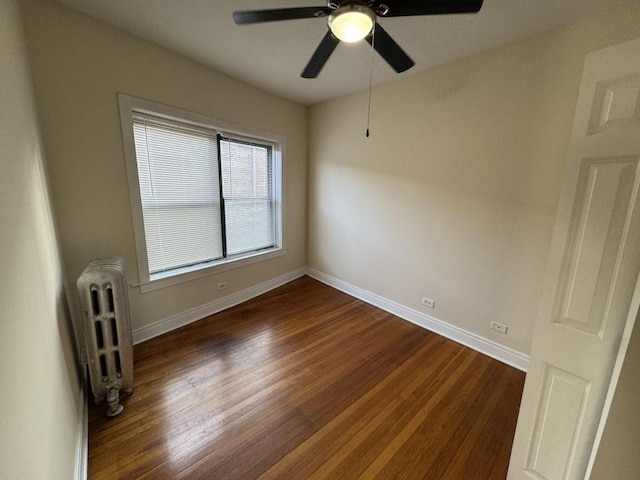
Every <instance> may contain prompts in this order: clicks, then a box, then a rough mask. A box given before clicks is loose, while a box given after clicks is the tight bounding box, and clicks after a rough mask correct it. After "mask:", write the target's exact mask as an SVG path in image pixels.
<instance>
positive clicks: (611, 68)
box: [508, 39, 640, 480]
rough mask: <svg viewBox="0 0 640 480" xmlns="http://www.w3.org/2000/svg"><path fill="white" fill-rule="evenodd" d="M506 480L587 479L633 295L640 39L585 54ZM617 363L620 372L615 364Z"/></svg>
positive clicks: (637, 268) (639, 172) (638, 215)
mask: <svg viewBox="0 0 640 480" xmlns="http://www.w3.org/2000/svg"><path fill="white" fill-rule="evenodd" d="M567 164H568V165H567V170H566V172H565V178H564V184H563V192H562V196H561V199H560V205H559V209H558V216H557V218H556V224H555V230H554V235H553V241H552V246H551V253H550V259H549V266H548V268H547V275H546V278H545V285H544V292H543V297H542V301H541V305H540V311H539V314H538V319H537V324H536V329H535V333H534V337H533V343H532V347H531V359H530V363H529V371H528V373H527V379H526V382H525V388H524V394H523V397H522V405H521V408H520V415H519V418H518V426H517V429H516V436H515V440H514V444H513V451H512V454H511V462H510V465H509V475H508V478H509V479H513V480H519V479H527V480H529V479H538V480H543V479H544V480H556V479H557V480H560V479H580V480H582V479H584V478H585V477H586V476H587V475H588V466H589V459H590V457H591V452H592V449H594V445H595V439H596V436H597V431H598V425H599V423H600V420H601V417H602V418H604V417H606V415H604V417H603V413H604V405H605V401H606V399H607V394H608V391H609V389H610V388H611V389H614V388H615V383H616V381H617V378H616V375H615V374H614V366H615V365H616V362H620V360H621V359H622V358H623V357H624V354H625V352H626V346H627V343H628V335H629V334H630V331H631V328H632V327H633V322H634V321H635V318H636V314H637V313H638V312H637V311H638V303H639V301H640V288H637V283H638V274H639V272H640V194H639V191H638V190H639V187H640V39H639V40H635V41H632V42H627V43H623V44H620V45H616V46H614V47H610V48H606V49H603V50H599V51H597V52H593V53H590V54H589V55H587V57H586V59H585V65H584V71H583V75H582V83H581V86H580V92H579V96H578V104H577V108H576V114H575V118H574V123H573V131H572V135H571V143H570V147H569V153H568V158H567ZM616 371H619V369H618V368H617V369H616Z"/></svg>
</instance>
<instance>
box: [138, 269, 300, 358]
mask: <svg viewBox="0 0 640 480" xmlns="http://www.w3.org/2000/svg"><path fill="white" fill-rule="evenodd" d="M306 271H307V269H306V268H299V269H297V270H294V271H292V272H289V273H285V274H284V275H280V276H279V277H276V278H272V279H271V280H267V281H266V282H263V283H260V284H258V285H255V286H253V287H249V288H247V289H245V290H241V291H239V292H237V293H233V294H231V295H228V296H226V297H223V298H220V299H218V300H214V301H212V302H209V303H205V304H204V305H200V306H199V307H195V308H191V309H189V310H186V311H184V312H181V313H178V314H176V315H172V316H170V317H167V318H164V319H162V320H158V321H157V322H154V323H152V324H150V325H145V326H144V327H141V328H138V329H136V330H134V331H133V343H134V345H136V344H138V343H141V342H144V341H146V340H150V339H152V338H154V337H157V336H159V335H162V334H163V333H167V332H170V331H171V330H175V329H176V328H180V327H183V326H184V325H188V324H190V323H193V322H195V321H197V320H201V319H203V318H205V317H208V316H209V315H213V314H214V313H218V312H221V311H222V310H226V309H227V308H231V307H234V306H236V305H238V304H240V303H242V302H246V301H247V300H250V299H252V298H253V297H257V296H258V295H262V294H263V293H266V292H268V291H269V290H273V289H274V288H277V287H280V286H282V285H284V284H285V283H289V282H290V281H292V280H295V279H296V278H299V277H302V276H304V275H305V274H306Z"/></svg>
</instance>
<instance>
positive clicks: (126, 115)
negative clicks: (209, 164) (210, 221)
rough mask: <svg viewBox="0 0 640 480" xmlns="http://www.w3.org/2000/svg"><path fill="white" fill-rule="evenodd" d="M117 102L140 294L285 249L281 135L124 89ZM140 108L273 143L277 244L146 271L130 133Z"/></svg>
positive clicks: (276, 254) (217, 131)
mask: <svg viewBox="0 0 640 480" xmlns="http://www.w3.org/2000/svg"><path fill="white" fill-rule="evenodd" d="M118 103H119V107H120V124H121V127H122V138H123V142H124V155H125V163H126V167H127V177H128V182H129V200H130V205H131V214H132V220H133V231H134V240H135V246H136V257H137V265H138V278H139V283H136V284H134V285H133V286H139V287H140V291H141V292H142V293H146V292H150V291H154V290H157V289H160V288H165V287H168V286H171V285H177V284H179V283H183V282H188V281H191V280H195V279H198V278H203V277H206V276H209V275H214V274H216V273H220V272H224V271H228V270H232V269H236V268H241V267H244V266H247V265H251V264H254V263H258V262H263V261H266V260H270V259H272V258H276V257H279V256H282V255H285V254H286V248H285V236H284V232H285V222H284V216H285V215H284V212H285V211H286V210H285V204H284V198H285V195H284V188H285V185H284V184H285V175H284V172H285V169H284V151H285V148H286V143H285V137H284V136H283V135H279V134H276V133H271V132H266V131H263V130H259V129H256V128H251V127H245V126H242V125H237V124H234V123H231V122H227V121H224V120H220V119H217V118H213V117H209V116H207V115H202V114H199V113H194V112H189V111H186V110H182V109H179V108H176V107H170V106H168V105H163V104H159V103H156V102H152V101H150V100H144V99H141V98H136V97H132V96H130V95H126V94H123V93H118ZM134 113H142V114H148V115H153V116H156V117H159V118H166V119H167V120H171V121H174V122H175V121H178V122H182V123H184V124H187V125H192V126H194V127H197V128H205V129H207V130H210V131H211V132H212V134H214V135H222V136H228V137H232V138H234V139H242V140H245V141H250V142H251V141H252V142H254V143H256V142H258V143H264V144H267V145H269V146H271V148H272V170H273V173H272V174H273V178H274V182H273V186H274V192H273V196H274V205H275V211H274V216H275V228H276V231H275V246H274V247H272V248H270V249H267V250H261V251H257V252H249V253H247V254H244V255H239V256H235V257H233V258H223V259H219V260H213V261H209V262H206V263H201V264H198V265H190V266H187V267H181V268H176V269H172V270H170V271H166V272H159V273H155V274H150V273H149V263H148V256H147V243H146V238H145V231H144V220H143V214H142V200H141V195H140V182H139V178H138V165H137V161H136V151H135V140H134V134H133V115H134Z"/></svg>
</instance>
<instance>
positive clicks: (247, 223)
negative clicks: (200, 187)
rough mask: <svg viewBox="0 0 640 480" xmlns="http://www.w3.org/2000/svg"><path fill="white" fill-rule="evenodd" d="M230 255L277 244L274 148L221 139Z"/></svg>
mask: <svg viewBox="0 0 640 480" xmlns="http://www.w3.org/2000/svg"><path fill="white" fill-rule="evenodd" d="M220 159H221V167H222V192H223V197H224V216H225V232H226V244H227V254H228V255H238V254H242V253H246V252H252V251H256V250H262V249H265V248H271V247H273V246H274V245H275V216H274V204H273V168H272V161H271V147H269V146H265V145H259V144H254V143H249V142H243V141H240V140H234V139H231V138H226V137H222V138H221V139H220Z"/></svg>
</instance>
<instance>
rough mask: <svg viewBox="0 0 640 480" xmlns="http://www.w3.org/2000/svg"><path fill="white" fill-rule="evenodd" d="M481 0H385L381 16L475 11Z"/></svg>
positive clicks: (477, 9) (478, 7) (480, 5)
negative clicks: (385, 10)
mask: <svg viewBox="0 0 640 480" xmlns="http://www.w3.org/2000/svg"><path fill="white" fill-rule="evenodd" d="M482 1H483V0H429V1H425V0H385V2H384V4H385V5H386V6H387V7H388V8H389V11H388V12H387V13H386V14H383V15H381V16H382V17H385V18H386V17H406V16H410V15H447V14H451V13H477V12H478V11H479V10H480V8H481V7H482Z"/></svg>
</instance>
